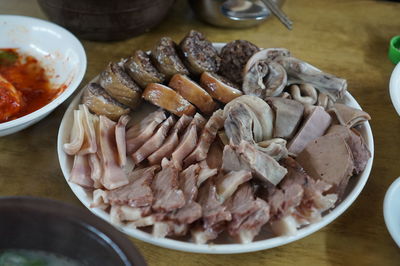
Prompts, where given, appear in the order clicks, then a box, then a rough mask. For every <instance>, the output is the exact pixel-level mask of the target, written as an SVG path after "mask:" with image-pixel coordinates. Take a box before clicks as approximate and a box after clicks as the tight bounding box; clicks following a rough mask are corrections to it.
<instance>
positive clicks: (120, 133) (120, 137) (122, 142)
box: [115, 115, 130, 167]
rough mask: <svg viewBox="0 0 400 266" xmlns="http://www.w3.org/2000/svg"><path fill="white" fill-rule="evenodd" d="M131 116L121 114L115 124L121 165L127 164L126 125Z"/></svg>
mask: <svg viewBox="0 0 400 266" xmlns="http://www.w3.org/2000/svg"><path fill="white" fill-rule="evenodd" d="M129 119H130V117H129V116H127V115H122V116H120V118H119V120H118V123H117V125H116V126H115V140H116V142H117V150H118V159H119V160H118V162H119V166H121V167H124V166H125V165H126V138H125V136H126V135H125V134H126V125H127V124H128V122H129Z"/></svg>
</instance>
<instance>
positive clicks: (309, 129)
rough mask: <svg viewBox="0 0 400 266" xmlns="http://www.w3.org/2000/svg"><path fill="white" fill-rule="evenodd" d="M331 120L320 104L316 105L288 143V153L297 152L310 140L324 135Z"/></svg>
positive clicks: (295, 153)
mask: <svg viewBox="0 0 400 266" xmlns="http://www.w3.org/2000/svg"><path fill="white" fill-rule="evenodd" d="M331 121H332V118H331V116H330V115H329V114H328V113H327V112H325V110H324V108H322V107H321V106H316V107H315V108H314V110H313V111H312V113H311V114H310V115H309V116H308V117H307V118H306V120H305V122H303V125H302V126H301V128H300V129H299V131H298V132H297V133H296V135H295V136H294V137H293V139H292V140H291V141H290V142H289V144H288V150H289V152H290V153H292V154H294V155H297V154H299V153H300V152H301V151H302V150H303V149H304V148H305V147H306V146H307V144H309V143H310V142H311V141H313V140H315V139H316V138H318V137H320V136H322V135H324V133H325V131H326V130H327V129H328V127H329V126H330V124H331Z"/></svg>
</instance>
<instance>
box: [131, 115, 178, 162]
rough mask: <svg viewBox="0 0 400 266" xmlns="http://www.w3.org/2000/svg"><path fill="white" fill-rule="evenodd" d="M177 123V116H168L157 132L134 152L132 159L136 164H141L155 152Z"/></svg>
mask: <svg viewBox="0 0 400 266" xmlns="http://www.w3.org/2000/svg"><path fill="white" fill-rule="evenodd" d="M174 124H175V118H174V117H173V116H170V117H168V119H167V120H165V121H164V122H163V123H162V124H161V125H160V127H159V128H158V130H157V131H156V133H154V135H153V136H151V137H150V138H149V139H148V140H147V141H146V142H145V143H144V144H143V145H142V146H141V147H140V148H139V149H138V150H137V151H135V152H134V153H133V154H132V160H133V162H134V163H135V164H139V163H140V162H142V161H143V160H145V159H146V158H147V156H149V155H150V154H152V153H153V152H155V151H156V150H157V149H158V148H160V147H161V145H162V144H163V143H164V140H165V138H166V137H167V134H168V131H169V129H170V128H171V127H172V126H173V125H174Z"/></svg>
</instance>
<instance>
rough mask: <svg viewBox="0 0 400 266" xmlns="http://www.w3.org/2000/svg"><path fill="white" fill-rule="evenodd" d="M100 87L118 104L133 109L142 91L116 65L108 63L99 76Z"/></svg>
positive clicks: (137, 103)
mask: <svg viewBox="0 0 400 266" xmlns="http://www.w3.org/2000/svg"><path fill="white" fill-rule="evenodd" d="M99 82H100V86H102V87H103V88H104V89H105V90H106V91H107V93H108V94H110V95H111V97H113V98H114V99H115V100H117V101H119V102H120V103H122V104H124V105H126V106H129V107H130V108H132V109H135V108H136V107H138V106H139V104H140V102H141V97H140V96H141V94H142V90H141V89H140V88H139V87H138V86H137V85H136V83H135V82H134V81H133V80H132V79H131V78H130V77H129V75H128V74H126V73H125V71H124V70H123V69H122V67H120V66H119V65H118V64H117V63H109V64H108V66H107V68H106V69H105V70H104V71H103V72H101V74H100V80H99Z"/></svg>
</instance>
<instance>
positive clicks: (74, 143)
mask: <svg viewBox="0 0 400 266" xmlns="http://www.w3.org/2000/svg"><path fill="white" fill-rule="evenodd" d="M83 115H84V114H83V113H82V111H81V110H74V121H73V125H72V129H71V133H70V140H69V142H68V143H64V145H63V148H64V151H65V153H66V154H68V155H74V154H76V153H78V151H79V150H80V148H81V147H82V144H83V139H84V135H85V133H84V127H83Z"/></svg>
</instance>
